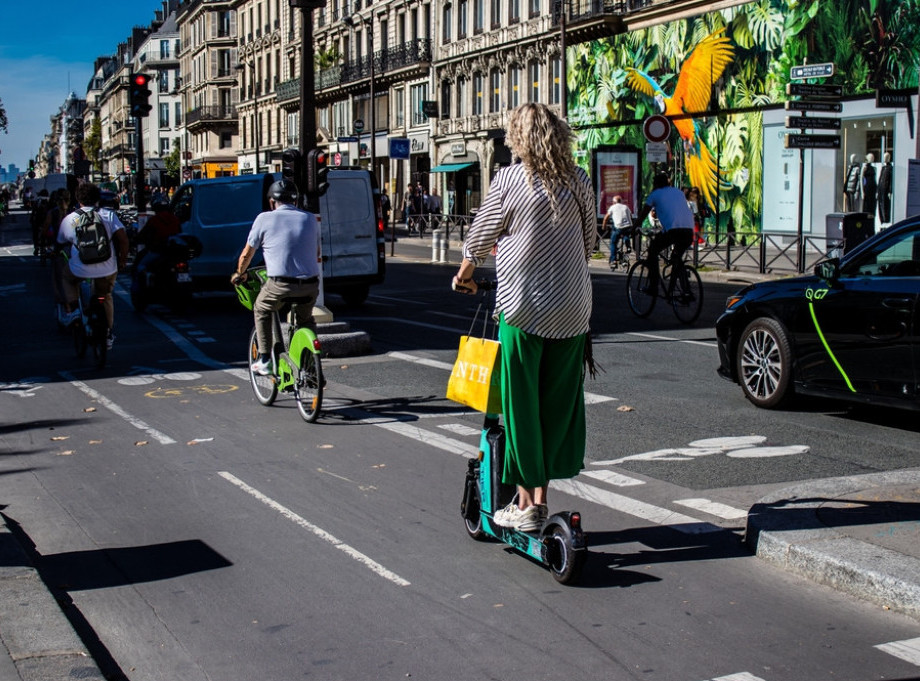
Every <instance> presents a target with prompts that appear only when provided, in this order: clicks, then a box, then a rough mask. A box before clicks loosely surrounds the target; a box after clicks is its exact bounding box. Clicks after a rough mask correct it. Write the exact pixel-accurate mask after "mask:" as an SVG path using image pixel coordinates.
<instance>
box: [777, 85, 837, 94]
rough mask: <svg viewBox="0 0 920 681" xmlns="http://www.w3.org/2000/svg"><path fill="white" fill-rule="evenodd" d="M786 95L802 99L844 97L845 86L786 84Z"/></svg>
mask: <svg viewBox="0 0 920 681" xmlns="http://www.w3.org/2000/svg"><path fill="white" fill-rule="evenodd" d="M786 94H787V95H800V96H802V97H843V86H842V85H812V84H811V83H786Z"/></svg>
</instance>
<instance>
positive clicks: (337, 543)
mask: <svg viewBox="0 0 920 681" xmlns="http://www.w3.org/2000/svg"><path fill="white" fill-rule="evenodd" d="M218 475H220V477H222V478H223V479H224V480H226V481H227V482H229V483H231V484H232V485H236V486H237V487H239V488H240V489H241V490H243V491H244V492H246V493H247V494H249V495H251V496H252V497H254V498H256V499H258V500H259V501H261V502H262V503H263V504H265V505H266V506H268V507H269V508H271V509H272V510H275V511H277V512H278V513H280V514H281V515H282V516H284V517H285V518H287V519H288V520H290V521H292V522H294V523H295V524H297V525H299V526H300V527H302V528H304V529H305V530H309V531H310V532H312V533H313V534H315V535H316V536H317V537H319V538H320V539H322V540H323V541H326V542H328V543H329V544H331V545H332V546H334V547H335V548H337V549H339V550H340V551H342V552H344V553H345V554H347V555H349V556H351V557H352V558H353V559H355V560H356V561H358V562H359V563H361V564H362V565H363V566H364V567H366V568H368V569H369V570H371V571H372V572H374V573H376V574H378V575H380V576H381V577H383V578H384V579H387V580H389V581H391V582H393V583H394V584H396V585H398V586H409V584H410V583H409V582H408V581H407V580H405V579H403V578H402V577H400V576H399V575H397V574H396V573H395V572H391V571H390V570H387V569H386V568H385V567H383V566H382V565H381V564H380V563H378V562H377V561H375V560H373V559H371V558H369V557H368V556H366V555H364V554H363V553H361V552H360V551H358V550H357V549H355V548H352V547H351V546H349V545H348V544H346V543H345V542H343V541H341V540H339V539H337V538H336V537H335V536H333V535H332V534H329V533H328V532H326V530H324V529H322V528H321V527H318V526H316V525H314V524H313V523H311V522H309V521H307V520H305V519H304V518H302V517H301V516H299V515H297V514H296V513H294V512H293V511H292V510H291V509H289V508H287V507H286V506H282V505H281V504H279V503H278V502H277V501H275V500H274V499H272V498H271V497H268V496H266V495H264V494H262V492H260V491H259V490H257V489H256V488H255V487H250V486H249V485H247V484H246V483H245V482H243V481H242V480H240V479H239V478H238V477H236V476H235V475H233V474H231V473H228V472H227V471H219V472H218Z"/></svg>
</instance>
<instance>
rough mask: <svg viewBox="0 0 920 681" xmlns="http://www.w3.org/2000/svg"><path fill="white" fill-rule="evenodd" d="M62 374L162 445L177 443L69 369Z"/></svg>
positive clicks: (78, 387) (75, 385) (79, 388)
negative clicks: (90, 385)
mask: <svg viewBox="0 0 920 681" xmlns="http://www.w3.org/2000/svg"><path fill="white" fill-rule="evenodd" d="M60 374H61V376H63V377H64V378H65V379H66V380H68V381H70V384H71V385H72V386H74V387H75V388H76V389H77V390H79V391H81V392H82V393H84V394H85V395H88V396H89V397H91V398H92V399H94V400H96V401H97V402H98V403H99V404H101V405H102V406H103V407H105V408H106V409H108V410H109V411H110V412H112V413H113V414H116V415H118V416H120V417H121V418H123V419H124V420H125V421H127V422H128V423H129V424H130V425H132V426H134V427H135V428H137V429H138V430H142V431H144V432H145V433H147V435H149V436H150V437H152V438H153V439H154V440H156V441H157V442H159V443H160V444H161V445H174V444H176V441H175V440H173V439H172V438H171V437H169V435H167V434H166V433H161V432H160V431H159V430H157V429H156V428H154V427H152V426H150V425H148V424H147V423H145V422H144V421H142V420H141V419H139V418H137V417H136V416H134V415H133V414H129V413H128V412H126V411H125V410H124V409H122V408H121V407H120V406H119V405H118V404H116V403H115V402H113V401H112V400H110V399H109V398H108V397H106V396H105V395H103V394H102V393H100V392H99V391H97V390H94V389H93V388H90V387H89V386H88V385H87V384H86V383H84V382H83V381H78V380H77V379H76V378H75V377H74V375H73V374H72V373H70V372H69V371H62V372H60Z"/></svg>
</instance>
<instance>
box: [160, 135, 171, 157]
mask: <svg viewBox="0 0 920 681" xmlns="http://www.w3.org/2000/svg"><path fill="white" fill-rule="evenodd" d="M160 156H161V157H163V156H169V138H168V137H161V138H160Z"/></svg>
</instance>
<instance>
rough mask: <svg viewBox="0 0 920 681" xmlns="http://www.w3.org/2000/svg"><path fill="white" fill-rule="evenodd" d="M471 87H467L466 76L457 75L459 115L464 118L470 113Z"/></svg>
mask: <svg viewBox="0 0 920 681" xmlns="http://www.w3.org/2000/svg"><path fill="white" fill-rule="evenodd" d="M468 96H469V87H467V82H466V76H458V77H457V117H458V118H462V117H463V116H466V115H467V114H468V113H469V106H470V105H469V100H468V99H467V97H468Z"/></svg>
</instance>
